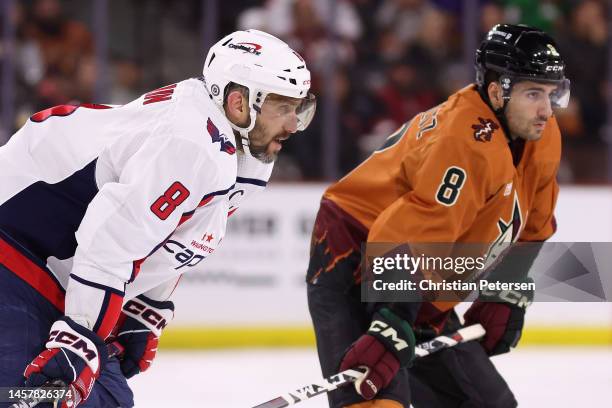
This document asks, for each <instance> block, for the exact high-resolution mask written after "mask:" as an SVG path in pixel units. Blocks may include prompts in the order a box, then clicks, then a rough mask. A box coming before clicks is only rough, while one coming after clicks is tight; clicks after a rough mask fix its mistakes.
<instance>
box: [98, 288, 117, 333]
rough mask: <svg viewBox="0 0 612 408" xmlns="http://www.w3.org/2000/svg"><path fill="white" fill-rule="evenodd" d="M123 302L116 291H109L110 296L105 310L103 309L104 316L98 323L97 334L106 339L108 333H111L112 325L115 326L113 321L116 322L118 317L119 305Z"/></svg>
mask: <svg viewBox="0 0 612 408" xmlns="http://www.w3.org/2000/svg"><path fill="white" fill-rule="evenodd" d="M122 304H123V296H119V295H118V294H116V293H110V298H109V300H108V306H107V307H106V310H105V311H103V312H102V313H104V318H103V319H102V323H100V327H99V328H98V330H97V331H96V333H97V334H98V336H100V337H102V338H103V339H106V338H107V337H108V335H109V334H111V332H112V330H113V327H115V323H117V319H119V315H120V314H121V306H122Z"/></svg>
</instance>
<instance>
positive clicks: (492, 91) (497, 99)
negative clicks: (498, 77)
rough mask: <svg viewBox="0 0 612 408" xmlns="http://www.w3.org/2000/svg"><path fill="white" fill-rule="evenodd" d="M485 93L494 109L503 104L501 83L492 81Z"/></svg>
mask: <svg viewBox="0 0 612 408" xmlns="http://www.w3.org/2000/svg"><path fill="white" fill-rule="evenodd" d="M487 95H489V100H490V101H491V105H493V108H494V109H499V108H501V107H502V106H504V100H503V91H502V88H501V85H500V84H499V82H497V81H493V82H491V83H490V84H489V86H488V87H487Z"/></svg>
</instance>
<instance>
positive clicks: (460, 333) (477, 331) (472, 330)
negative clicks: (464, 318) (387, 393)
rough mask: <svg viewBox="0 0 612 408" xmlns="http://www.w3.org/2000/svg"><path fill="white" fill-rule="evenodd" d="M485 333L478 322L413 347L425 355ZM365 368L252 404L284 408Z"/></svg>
mask: <svg viewBox="0 0 612 408" xmlns="http://www.w3.org/2000/svg"><path fill="white" fill-rule="evenodd" d="M484 335H485V329H484V328H483V327H482V326H481V325H480V324H474V325H472V326H468V327H464V328H462V329H459V330H457V331H456V332H455V333H453V334H451V335H450V336H438V337H436V338H434V339H431V340H429V341H426V342H424V343H421V344H419V345H418V346H416V347H415V354H416V356H417V357H425V356H428V355H430V354H432V353H435V352H436V351H439V350H442V349H445V348H448V347H453V346H455V345H457V344H459V343H465V342H466V341H470V340H476V339H479V338H481V337H482V336H484ZM365 372H366V370H365V368H363V369H362V368H356V369H350V370H345V371H342V372H340V373H338V374H334V375H332V376H330V377H327V378H324V379H323V381H321V382H320V383H318V384H317V383H313V384H309V385H306V386H304V387H300V388H298V389H297V390H295V391H292V392H288V393H286V394H283V395H281V396H279V397H276V398H274V399H272V400H270V401H267V402H264V403H263V404H259V405H256V406H254V407H253V408H284V407H288V406H290V405H294V404H297V403H298V402H302V401H305V400H307V399H310V398H313V397H316V396H317V395H321V394H325V393H327V392H330V391H333V390H335V389H336V388H338V387H341V386H343V385H346V384H350V383H352V382H355V381H356V380H357V379H359V378H360V377H361V376H363V375H364V374H365Z"/></svg>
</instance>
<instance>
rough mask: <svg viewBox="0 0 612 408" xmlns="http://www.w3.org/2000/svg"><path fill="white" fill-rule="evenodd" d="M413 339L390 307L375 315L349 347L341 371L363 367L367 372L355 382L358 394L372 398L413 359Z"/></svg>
mask: <svg viewBox="0 0 612 408" xmlns="http://www.w3.org/2000/svg"><path fill="white" fill-rule="evenodd" d="M414 346H415V339H414V333H413V332H412V328H411V327H410V325H409V324H408V323H407V322H406V321H404V320H402V319H400V318H399V317H397V316H396V315H395V314H393V312H391V310H389V309H387V308H383V309H381V310H380V311H378V312H377V313H375V314H374V318H373V319H372V323H371V324H370V328H369V329H368V331H367V333H366V334H364V335H363V336H361V337H360V338H359V339H357V341H356V342H354V343H353V344H352V345H351V347H350V348H349V349H348V351H347V352H346V354H345V355H344V358H343V359H342V363H341V364H340V371H344V370H347V369H349V368H356V367H361V366H365V367H366V368H367V369H368V371H367V372H366V374H365V375H364V376H363V377H362V378H361V379H359V380H357V381H356V382H355V389H356V390H357V393H358V394H359V395H361V396H362V397H363V398H365V399H366V400H371V399H372V398H374V397H375V396H376V394H377V393H378V392H379V391H380V390H381V389H382V388H384V387H386V386H387V385H389V383H390V382H391V380H393V378H394V377H395V375H396V374H397V372H398V370H399V369H400V368H401V367H405V366H407V365H408V364H409V363H410V362H411V361H412V360H413V359H414Z"/></svg>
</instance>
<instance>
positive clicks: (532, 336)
mask: <svg viewBox="0 0 612 408" xmlns="http://www.w3.org/2000/svg"><path fill="white" fill-rule="evenodd" d="M324 187H325V186H324V185H322V184H299V185H293V184H280V185H279V184H276V185H272V186H270V187H268V189H267V190H266V191H265V192H264V193H262V194H260V195H259V196H256V197H254V198H253V199H252V200H251V201H250V202H249V203H247V205H246V206H245V207H244V208H240V209H239V210H238V211H237V212H236V213H235V214H234V215H233V216H232V217H231V219H230V222H229V225H228V233H227V236H226V238H225V239H224V242H223V244H222V246H221V248H220V249H219V250H218V251H217V252H216V253H215V254H214V255H213V256H211V257H210V258H208V259H205V260H204V261H203V262H204V264H203V265H204V266H205V267H206V268H205V269H206V271H205V272H202V273H189V271H187V273H185V275H184V276H183V279H182V280H181V283H180V285H179V286H178V288H177V290H176V293H175V296H174V300H175V303H176V316H175V319H174V321H173V322H172V324H171V326H169V327H168V329H167V330H166V333H165V334H164V336H163V338H162V346H164V347H176V348H202V347H250V346H299V345H312V344H314V336H313V334H312V331H311V328H310V320H309V316H308V310H307V305H306V296H305V283H304V274H305V271H306V267H307V264H308V250H309V240H310V232H311V229H312V224H313V221H314V217H315V215H316V211H317V209H318V203H319V200H320V197H321V193H322V192H323V189H324ZM611 208H612V188H603V187H573V186H562V187H561V193H560V197H559V202H558V206H557V211H556V216H557V221H558V226H559V229H558V232H557V233H556V235H555V236H554V238H553V240H555V241H559V242H576V241H585V242H595V241H612V211H610V209H611ZM183 259H185V258H184V256H183ZM184 268H185V269H188V268H189V262H187V263H186V265H185V266H184ZM522 342H523V343H522V344H559V345H561V344H564V345H567V344H570V345H573V344H576V345H578V344H583V345H594V344H612V304H610V303H536V304H534V305H533V306H531V308H530V309H529V312H528V318H527V328H526V330H525V334H524V337H523V341H522Z"/></svg>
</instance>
